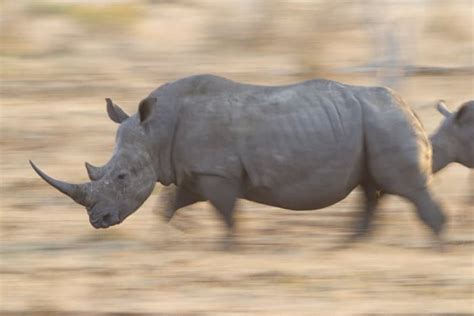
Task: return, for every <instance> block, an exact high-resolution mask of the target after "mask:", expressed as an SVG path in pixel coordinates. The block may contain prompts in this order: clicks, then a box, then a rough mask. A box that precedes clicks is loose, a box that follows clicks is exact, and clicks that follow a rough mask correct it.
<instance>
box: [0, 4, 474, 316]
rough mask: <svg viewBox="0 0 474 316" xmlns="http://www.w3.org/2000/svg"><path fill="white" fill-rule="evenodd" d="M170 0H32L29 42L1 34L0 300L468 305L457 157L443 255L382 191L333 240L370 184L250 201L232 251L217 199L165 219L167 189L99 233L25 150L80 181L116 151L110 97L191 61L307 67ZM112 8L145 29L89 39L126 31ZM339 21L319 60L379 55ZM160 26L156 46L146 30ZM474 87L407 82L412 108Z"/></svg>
mask: <svg viewBox="0 0 474 316" xmlns="http://www.w3.org/2000/svg"><path fill="white" fill-rule="evenodd" d="M48 3H53V2H48ZM57 3H58V2H54V4H55V5H56V4H57ZM130 3H131V5H133V6H135V2H133V3H132V2H130ZM158 3H159V5H158V6H153V7H147V10H148V11H147V12H148V13H149V15H146V17H143V16H142V17H143V19H139V20H136V17H135V16H136V15H137V14H139V13H137V12H138V11H133V9H132V13H131V15H130V16H129V17H128V14H129V13H128V10H127V9H125V8H124V7H122V9H120V10H118V9H117V10H118V11H113V10H116V9H112V8H111V6H112V5H111V4H110V5H106V6H103V7H101V6H94V8H89V7H87V9H85V10H84V11H83V10H82V9H81V10H79V11H76V12H75V13H71V11H68V12H65V11H62V9H56V8H41V9H38V8H36V9H35V10H36V13H35V17H34V18H32V19H31V20H28V21H29V22H28V23H27V24H24V23H20V24H19V25H18V27H19V29H17V28H10V29H9V30H11V33H12V34H17V35H18V36H20V37H17V38H16V39H15V40H16V43H17V44H19V45H20V44H21V43H26V44H24V45H25V46H24V47H23V48H21V49H18V50H15V49H13V48H12V50H10V51H9V53H8V54H7V53H5V51H3V46H2V56H1V58H2V89H1V111H0V120H1V126H0V133H1V142H0V147H1V169H0V173H1V183H0V195H1V211H0V216H1V217H0V237H1V248H0V278H1V280H0V283H1V284H0V313H1V314H2V315H34V316H40V315H41V316H42V315H170V314H173V315H317V314H319V315H390V314H392V315H396V314H398V315H399V314H411V315H415V314H416V315H444V314H456V315H472V314H473V313H474V309H473V304H474V301H473V290H474V289H473V284H474V282H473V281H474V277H473V276H474V271H473V257H472V254H473V242H474V239H473V212H472V211H473V205H472V200H469V194H472V187H470V186H469V185H470V184H469V181H470V180H469V179H470V178H469V177H470V173H469V171H468V170H466V169H465V168H462V167H460V166H451V167H449V168H447V169H446V170H444V171H443V172H441V173H440V174H439V175H437V177H436V179H435V181H434V187H435V193H436V195H437V196H438V197H439V198H440V199H441V200H442V202H443V204H444V205H445V208H446V212H447V213H448V214H449V218H450V223H449V227H448V230H447V232H446V235H445V238H446V240H447V241H448V245H449V247H448V249H447V250H446V252H444V253H440V252H438V251H435V250H433V249H432V248H431V237H430V236H429V234H428V233H427V231H426V230H425V228H424V227H423V226H422V224H421V223H420V221H419V220H418V219H417V218H416V216H415V214H414V212H413V210H412V208H411V206H410V205H408V204H406V203H405V202H404V201H402V200H400V199H396V198H390V199H388V200H387V201H386V202H385V203H384V204H383V205H382V206H381V209H380V212H379V214H378V216H377V219H376V227H377V229H376V232H375V235H374V236H373V237H372V238H371V239H369V240H368V241H365V242H361V243H358V244H356V245H354V246H353V247H349V248H346V249H335V247H336V246H339V245H340V242H341V241H342V240H344V238H345V237H346V236H347V235H348V234H349V233H350V232H351V229H352V223H353V221H354V220H355V218H356V217H357V211H358V210H359V207H360V202H359V195H358V193H354V194H353V195H351V196H350V197H349V198H348V199H346V200H344V201H343V202H341V203H339V204H337V205H335V206H333V207H330V208H327V209H324V210H319V211H315V212H307V213H298V212H290V211H285V210H280V209H273V208H268V207H263V206H260V205H256V204H252V203H245V202H242V203H240V205H239V213H238V225H239V227H238V232H239V236H238V239H239V243H240V247H239V248H238V249H237V250H236V251H234V252H222V251H219V250H218V246H219V245H218V241H219V238H220V236H221V235H222V233H223V230H222V223H221V222H220V221H219V219H218V217H217V216H216V215H215V212H213V210H212V209H210V208H209V206H208V205H207V204H205V203H202V204H198V205H197V206H195V207H192V208H188V209H185V210H183V211H182V212H180V213H179V214H178V216H177V218H176V219H174V220H173V222H174V223H172V224H171V225H166V224H164V223H162V222H161V221H160V220H159V218H157V217H156V216H155V215H154V214H153V212H152V210H154V209H160V208H161V207H162V205H159V203H157V196H158V194H159V188H157V189H156V190H155V192H154V194H153V195H152V197H150V199H149V200H148V201H147V202H146V203H145V205H144V206H142V207H141V209H140V210H139V211H138V212H137V213H136V214H134V215H133V216H131V217H130V218H129V219H127V221H126V222H125V223H123V224H122V225H120V226H118V227H114V228H111V229H108V230H99V231H98V230H93V229H92V228H91V227H90V225H89V223H88V221H87V215H86V212H85V211H84V210H83V209H82V208H81V207H79V206H77V205H75V204H74V203H73V202H71V201H70V200H68V199H67V198H66V197H64V196H62V195H60V194H58V193H57V192H56V191H54V190H53V189H51V188H50V187H48V186H47V185H45V184H44V183H43V182H42V181H41V180H40V179H39V178H38V177H37V176H36V175H35V174H34V172H33V171H32V170H31V168H30V167H29V164H28V159H34V160H35V161H36V162H37V163H38V164H39V165H40V166H41V167H42V168H44V169H45V170H46V171H48V172H49V173H50V174H51V175H54V176H57V177H60V178H62V179H65V180H70V181H77V182H80V181H86V173H85V169H84V167H83V162H84V161H86V160H87V161H90V162H91V163H94V164H101V163H104V162H105V161H107V159H108V158H109V156H110V154H111V152H112V148H113V139H114V132H115V129H116V125H115V124H114V123H112V122H111V121H110V120H109V119H108V118H107V116H106V113H105V104H104V103H105V102H104V101H103V100H104V98H105V97H112V98H113V99H114V101H116V102H117V103H119V104H121V105H122V107H123V108H125V109H126V110H127V112H129V113H133V112H134V111H136V106H137V103H138V101H139V100H140V99H141V98H142V97H144V96H145V95H146V94H147V93H149V92H150V91H151V90H152V89H154V88H155V87H156V86H158V85H160V84H162V83H164V82H166V81H170V80H174V79H176V78H179V77H181V76H185V75H190V74H193V73H197V72H211V73H217V74H221V75H224V76H227V77H230V78H233V79H235V80H243V81H246V82H256V83H265V84H279V83H286V82H294V81H297V80H303V79H307V78H309V77H310V76H313V75H312V74H308V73H307V72H305V71H302V69H303V70H304V68H305V67H304V66H302V64H301V63H300V62H298V61H295V60H299V58H300V57H297V58H295V56H298V54H299V53H298V52H296V51H297V50H298V46H297V45H295V46H294V51H295V52H293V50H292V49H289V48H288V47H286V46H285V45H287V42H285V41H282V40H278V38H277V39H276V42H274V43H273V44H272V45H273V46H272V47H273V48H275V49H270V48H268V49H266V48H265V49H262V47H261V46H260V47H258V48H255V49H253V47H252V46H245V45H246V44H243V45H244V46H239V49H238V50H237V51H233V50H232V49H230V50H229V49H228V48H226V47H222V48H221V47H220V46H219V45H215V44H216V42H213V41H214V40H216V39H215V37H213V36H212V34H209V33H203V32H210V31H209V28H208V27H207V26H209V25H213V24H212V23H211V22H212V21H214V20H213V19H216V20H220V19H217V18H216V17H215V16H213V15H212V12H214V11H212V10H211V9H209V6H208V5H202V6H197V5H196V6H189V7H184V6H183V3H180V4H178V5H175V4H170V3H165V4H163V2H158ZM298 3H300V4H299V5H302V4H301V3H303V2H298ZM142 4H143V3H142ZM124 5H128V4H127V3H125V4H124ZM75 6H76V5H75ZM79 7H80V6H77V7H76V8H79ZM137 7H138V8H139V7H140V6H139V5H138V6H137ZM157 8H159V10H157ZM41 10H43V12H41ZM68 10H69V9H68ZM96 10H112V11H96ZM139 10H141V9H139ZM207 10H210V11H207ZM299 10H300V13H301V14H303V12H305V10H304V8H301V9H299ZM44 11H46V12H44ZM66 11H67V10H66ZM97 12H101V13H97ZM104 12H116V13H113V14H112V13H111V14H112V15H114V16H120V15H123V16H124V19H125V20H124V21H126V22H124V23H125V24H127V23H130V24H129V25H134V26H136V29H135V28H134V30H135V31H136V32H137V34H136V36H133V35H132V36H131V35H130V34H128V35H127V34H123V36H124V37H122V39H117V37H116V36H110V37H108V36H102V35H101V36H99V37H89V36H87V34H89V32H93V29H94V28H95V27H98V28H102V27H105V28H112V29H113V28H115V26H113V25H112V24H107V25H103V24H101V23H102V22H103V19H101V18H100V17H101V16H103V15H107V14H106V13H104ZM210 12H211V13H210ZM24 14H25V13H24V12H23V11H21V10H20V11H16V12H15V13H14V14H13V13H12V15H10V16H14V17H19V20H18V21H25V15H24ZM28 14H31V13H28ZM278 14H280V15H282V16H283V15H285V13H284V12H283V13H278ZM341 14H342V13H341ZM72 15H74V16H75V18H73V19H72V18H71V16H72ZM64 16H68V18H64ZM53 17H54V18H53ZM76 18H77V20H76ZM80 19H84V20H83V21H84V22H79V20H80ZM302 19H303V18H302ZM74 21H75V22H74ZM94 21H96V22H94ZM116 21H117V20H115V22H111V23H116ZM4 22H5V21H4ZM185 22H186V23H187V24H186V23H185ZM8 23H11V20H10V22H8ZM75 23H79V24H81V23H83V25H86V26H87V27H89V25H90V26H91V29H89V30H86V29H85V28H82V27H74V25H75ZM94 23H97V24H96V25H94ZM106 23H109V22H106ZM282 23H283V22H282ZM285 23H289V22H288V21H286V22H285ZM53 24H54V25H55V27H54V28H47V29H46V28H45V29H41V28H40V26H45V25H53ZM283 24H284V23H283ZM295 24H298V23H296V22H295ZM9 25H10V27H11V26H14V24H9ZM25 25H26V26H28V27H26V28H25V27H22V26H25ZM152 26H153V27H152ZM295 27H297V28H299V27H300V26H295ZM36 29H39V30H44V31H41V32H35V30H36ZM164 30H165V31H164ZM167 30H169V32H166V31H167ZM328 32H329V31H328ZM356 33H357V32H356ZM170 34H174V35H173V36H171V35H170ZM335 34H338V35H335V36H334V37H333V39H332V40H333V41H334V43H336V44H337V45H339V46H337V45H336V46H331V47H330V48H328V51H327V53H324V54H326V55H324V56H317V55H318V52H311V53H312V54H313V55H315V58H321V59H318V60H320V61H321V60H331V63H334V64H337V63H338V61H341V62H347V63H349V62H348V61H350V60H353V63H355V64H356V65H357V64H359V63H362V61H360V60H359V59H357V58H359V57H357V58H356V57H354V56H361V57H360V58H362V56H363V58H365V59H363V60H368V58H369V57H368V56H367V54H368V52H370V51H371V50H370V49H369V48H368V47H365V45H369V43H368V42H366V41H363V37H353V38H358V39H360V41H359V40H358V41H357V44H358V45H361V46H362V47H359V48H357V47H356V48H354V49H355V50H356V51H353V50H352V49H350V52H348V53H347V54H346V51H345V50H344V49H335V48H334V47H346V48H347V46H348V45H349V43H350V41H349V42H348V41H344V42H342V40H341V41H337V40H336V39H337V38H339V39H347V37H346V36H349V35H348V34H349V33H344V32H342V33H340V32H336V33H335ZM358 34H359V35H358V36H360V34H361V33H358ZM2 36H3V35H2ZM119 37H121V36H119ZM349 37H350V36H349ZM12 38H13V37H12ZM69 38H74V39H75V40H74V41H70V40H69ZM163 38H168V40H166V41H165V40H163V41H160V39H163ZM123 39H126V41H125V43H126V44H128V45H124V42H123V41H124V40H123ZM150 39H152V40H153V41H156V42H158V43H160V45H151V44H150V43H154V42H153V41H152V40H150ZM298 41H299V40H298ZM32 43H33V44H34V45H33V44H32ZM130 43H133V45H130ZM246 43H248V42H246ZM430 43H431V45H434V44H433V43H434V42H430ZM211 44H214V45H211ZM217 44H218V43H217ZM464 44H465V43H464ZM464 44H459V45H458V46H455V47H453V48H452V49H453V50H454V51H456V50H458V49H459V47H460V46H463V45H464ZM468 44H469V43H468ZM2 45H4V43H2ZM21 45H23V44H21ZM61 45H63V46H61ZM238 45H241V44H237V46H238ZM300 45H302V46H304V41H303V40H301V44H300ZM354 45H355V46H357V45H356V44H354ZM284 46H285V47H286V48H285V49H280V48H281V47H284ZM58 47H67V49H63V50H58ZM210 47H212V49H210ZM279 47H280V48H279ZM431 48H432V49H439V47H438V46H433V47H431ZM348 49H349V48H348ZM309 51H310V50H309V49H308V53H309ZM322 54H323V53H322ZM356 59H357V60H356ZM354 60H355V61H354ZM308 63H310V62H309V61H308ZM316 64H317V65H321V62H316ZM322 64H325V62H322ZM326 66H327V64H326ZM321 69H323V68H321ZM324 69H325V71H326V72H325V74H324V75H322V74H321V73H318V75H320V76H324V77H328V78H331V79H337V80H342V81H344V82H347V83H354V84H374V83H375V81H376V80H375V79H374V78H372V77H369V76H355V75H344V76H342V75H340V74H335V73H331V72H329V71H327V67H326V68H324ZM472 89H473V77H472V76H450V77H430V76H425V77H412V78H405V80H404V81H403V84H402V85H401V86H400V87H398V89H397V90H399V92H400V93H401V95H402V96H403V97H404V98H405V99H406V100H407V101H408V102H409V103H410V104H412V105H415V106H418V105H425V104H427V103H429V102H432V101H433V100H436V99H439V98H443V99H446V100H447V101H448V103H449V104H452V105H457V104H460V103H461V102H462V101H465V100H467V99H472V96H473V90H472ZM418 114H419V116H420V117H421V119H422V121H423V123H424V124H425V126H426V128H427V130H428V131H432V130H433V129H434V128H435V127H436V126H437V124H438V123H439V121H440V119H441V117H440V115H438V114H437V113H436V112H435V110H434V109H431V108H423V109H420V110H418ZM176 226H177V227H178V228H184V229H185V231H184V232H183V231H181V230H179V229H178V228H177V227H176Z"/></svg>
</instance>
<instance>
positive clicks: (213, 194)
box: [198, 175, 240, 249]
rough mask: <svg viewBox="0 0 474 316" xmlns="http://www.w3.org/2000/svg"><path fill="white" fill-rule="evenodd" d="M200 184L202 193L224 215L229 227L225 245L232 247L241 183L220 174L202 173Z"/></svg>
mask: <svg viewBox="0 0 474 316" xmlns="http://www.w3.org/2000/svg"><path fill="white" fill-rule="evenodd" d="M198 185H199V190H200V193H201V195H202V196H203V197H205V198H206V200H209V202H211V204H212V205H213V206H214V207H215V208H216V210H217V211H218V212H219V213H220V214H221V215H222V217H223V219H224V221H225V224H226V226H227V229H228V233H227V236H226V238H225V240H224V245H223V246H224V248H225V249H229V248H231V247H232V246H233V243H234V241H233V234H234V229H235V225H234V206H235V201H236V200H237V197H238V196H239V190H240V183H239V182H238V181H237V180H230V179H227V178H223V177H219V176H211V175H200V176H199V178H198Z"/></svg>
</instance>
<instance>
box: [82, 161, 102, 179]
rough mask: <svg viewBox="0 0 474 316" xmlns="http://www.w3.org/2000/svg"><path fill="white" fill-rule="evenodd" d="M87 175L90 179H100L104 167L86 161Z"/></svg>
mask: <svg viewBox="0 0 474 316" xmlns="http://www.w3.org/2000/svg"><path fill="white" fill-rule="evenodd" d="M86 169H87V175H88V176H89V179H91V180H92V181H96V180H99V179H101V178H102V177H103V176H104V174H105V170H104V169H105V168H104V167H95V166H93V165H91V164H90V163H88V162H86Z"/></svg>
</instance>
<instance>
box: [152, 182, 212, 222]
mask: <svg viewBox="0 0 474 316" xmlns="http://www.w3.org/2000/svg"><path fill="white" fill-rule="evenodd" d="M160 199H161V200H162V201H163V202H162V204H164V205H165V209H164V211H163V213H162V215H163V216H164V218H165V220H166V221H170V220H171V219H172V218H173V216H174V215H175V214H176V211H178V210H179V209H180V208H183V207H186V206H188V205H191V204H194V203H197V202H200V201H204V199H203V198H202V197H201V196H200V195H198V194H197V193H194V192H191V191H189V190H186V189H184V188H181V187H177V186H169V187H165V188H163V190H162V192H161V193H160Z"/></svg>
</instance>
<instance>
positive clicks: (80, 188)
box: [30, 160, 90, 206]
mask: <svg viewBox="0 0 474 316" xmlns="http://www.w3.org/2000/svg"><path fill="white" fill-rule="evenodd" d="M30 164H31V167H33V169H34V170H35V171H36V173H37V174H38V175H39V176H40V177H41V178H43V180H44V181H46V182H48V183H49V184H50V185H51V186H53V187H55V188H56V189H57V190H59V191H60V192H62V193H64V194H66V195H67V196H69V197H70V198H72V199H73V200H74V201H76V202H77V203H79V204H81V205H84V206H89V204H90V202H89V199H88V196H89V194H88V193H89V191H90V183H83V184H71V183H67V182H63V181H60V180H56V179H54V178H52V177H50V176H48V175H47V174H46V173H44V172H43V171H41V170H40V169H39V168H38V167H36V165H35V164H34V163H33V161H31V160H30Z"/></svg>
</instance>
